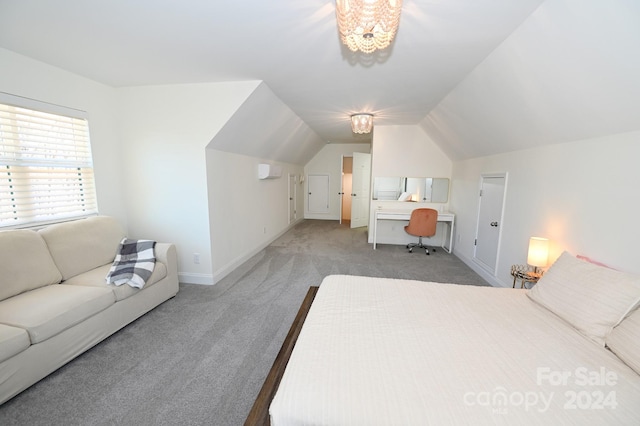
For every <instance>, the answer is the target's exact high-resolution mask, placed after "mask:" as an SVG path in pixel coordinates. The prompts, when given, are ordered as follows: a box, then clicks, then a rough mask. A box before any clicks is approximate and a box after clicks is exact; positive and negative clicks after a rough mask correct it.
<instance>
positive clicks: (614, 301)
mask: <svg viewBox="0 0 640 426" xmlns="http://www.w3.org/2000/svg"><path fill="white" fill-rule="evenodd" d="M527 294H528V296H529V297H530V298H531V299H532V300H534V301H535V302H537V303H539V304H540V305H542V306H544V307H545V308H547V309H548V310H550V311H551V312H553V313H555V314H556V315H558V316H559V317H561V318H563V319H564V320H565V321H567V322H569V323H570V324H571V325H573V326H574V327H575V328H576V329H578V330H579V331H580V332H581V333H583V334H584V335H585V336H587V337H589V338H590V339H591V340H593V341H595V342H596V343H598V344H600V345H603V346H604V342H605V337H606V336H607V334H609V332H611V329H612V328H613V327H615V326H616V325H618V324H619V323H620V321H622V319H623V318H624V317H625V316H626V315H627V314H628V313H629V312H630V311H631V310H632V309H633V308H635V307H636V306H637V305H638V303H639V302H640V276H635V275H632V274H627V273H625V272H620V271H616V270H614V269H609V268H606V267H603V266H600V265H596V264H593V263H589V262H585V261H584V260H580V259H576V258H575V257H573V256H572V255H571V254H569V253H567V252H564V253H562V255H561V256H560V257H559V258H558V260H556V261H555V263H554V264H553V265H551V268H549V270H548V271H547V272H546V273H545V274H544V275H543V276H542V278H540V281H538V284H536V285H535V286H534V287H533V288H532V289H531V290H529V292H528V293H527Z"/></svg>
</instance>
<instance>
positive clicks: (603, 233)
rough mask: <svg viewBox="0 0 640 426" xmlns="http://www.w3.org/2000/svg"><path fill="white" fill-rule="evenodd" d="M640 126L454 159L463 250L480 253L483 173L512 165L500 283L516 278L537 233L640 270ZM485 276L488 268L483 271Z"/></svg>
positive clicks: (466, 254)
mask: <svg viewBox="0 0 640 426" xmlns="http://www.w3.org/2000/svg"><path fill="white" fill-rule="evenodd" d="M638 140H640V132H631V133H625V134H618V135H611V136H607V137H602V138H597V139H590V140H581V141H575V142H569V143H564V144H558V145H549V146H543V147H538V148H533V149H527V150H521V151H517V152H511V153H506V154H498V155H493V156H488V157H481V158H476V159H472V160H466V161H459V162H456V163H454V168H453V183H452V197H451V208H452V210H453V211H455V212H456V214H457V217H456V221H457V227H456V241H457V243H456V245H455V250H454V252H455V254H456V255H458V257H460V258H461V259H463V260H464V261H465V262H467V263H468V264H469V265H470V266H472V267H474V269H476V270H477V271H478V272H481V270H479V269H478V268H477V266H475V264H474V262H473V261H472V258H473V249H474V246H473V239H474V237H475V231H476V220H477V214H478V189H479V183H480V174H481V173H491V172H507V173H508V182H507V196H506V204H505V215H504V220H503V223H502V227H503V229H502V232H503V234H502V243H501V248H500V251H499V263H498V268H497V276H496V277H486V278H487V279H489V280H490V282H491V283H492V284H494V285H499V286H511V285H512V281H511V277H510V275H509V270H510V267H511V265H512V264H524V263H526V259H527V257H526V256H527V247H528V241H529V237H532V236H539V237H546V238H549V239H550V240H551V245H552V250H551V256H550V261H553V260H555V259H556V258H557V257H558V256H559V255H560V254H561V252H562V251H563V250H567V251H569V252H571V253H572V254H583V255H587V256H589V257H592V258H593V259H596V260H599V261H601V262H604V263H606V264H608V265H610V266H612V267H614V268H617V269H620V270H624V271H629V272H635V273H640V263H639V262H638V255H637V247H638V242H639V241H640V228H639V227H638V211H639V210H640V196H639V195H638V188H639V187H640V168H639V167H638V161H637V159H638V158H640V144H639V143H638ZM483 276H484V275H483Z"/></svg>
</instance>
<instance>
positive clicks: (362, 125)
mask: <svg viewBox="0 0 640 426" xmlns="http://www.w3.org/2000/svg"><path fill="white" fill-rule="evenodd" d="M372 129H373V114H367V113H360V114H353V115H352V116H351V130H353V133H357V134H361V135H362V134H365V133H371V130H372Z"/></svg>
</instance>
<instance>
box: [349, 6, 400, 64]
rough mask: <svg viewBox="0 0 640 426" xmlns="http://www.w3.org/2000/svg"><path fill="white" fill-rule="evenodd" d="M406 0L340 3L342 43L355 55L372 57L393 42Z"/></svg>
mask: <svg viewBox="0 0 640 426" xmlns="http://www.w3.org/2000/svg"><path fill="white" fill-rule="evenodd" d="M401 9H402V0H336V17H337V19H338V30H339V31H340V39H341V40H342V42H343V43H344V44H346V45H347V46H348V47H349V49H350V50H351V51H352V52H357V51H358V50H359V51H361V52H364V53H372V52H374V51H375V50H377V49H384V48H385V47H387V46H389V44H391V42H392V41H393V37H395V35H396V31H397V30H398V24H399V23H400V10H401Z"/></svg>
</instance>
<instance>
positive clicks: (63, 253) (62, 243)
mask: <svg viewBox="0 0 640 426" xmlns="http://www.w3.org/2000/svg"><path fill="white" fill-rule="evenodd" d="M38 232H39V233H40V235H42V238H44V240H45V241H46V243H47V246H48V247H49V251H50V252H51V256H53V260H54V261H55V262H56V265H57V266H58V269H59V270H60V272H61V273H62V279H63V280H68V279H69V278H71V277H74V276H76V275H78V274H81V273H82V272H87V271H90V270H92V269H94V268H97V267H98V266H102V265H106V264H107V263H111V262H113V259H114V258H115V257H116V251H117V250H118V245H119V244H120V241H121V240H122V238H123V237H124V231H123V229H122V227H121V226H120V224H119V223H118V221H116V220H115V219H114V218H112V217H108V216H95V217H89V218H86V219H80V220H74V221H72V222H66V223H59V224H56V225H51V226H48V227H46V228H44V229H41V230H40V231H38Z"/></svg>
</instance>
